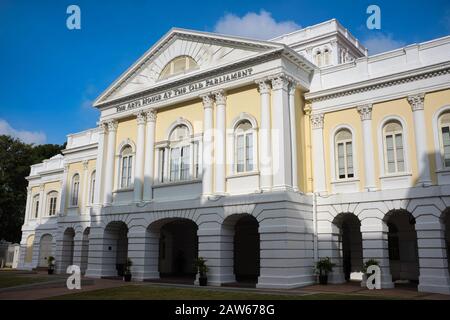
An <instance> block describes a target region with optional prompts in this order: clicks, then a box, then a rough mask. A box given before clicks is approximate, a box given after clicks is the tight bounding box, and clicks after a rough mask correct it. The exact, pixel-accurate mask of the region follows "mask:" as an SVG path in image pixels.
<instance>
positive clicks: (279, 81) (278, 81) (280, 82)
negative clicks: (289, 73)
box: [270, 73, 289, 90]
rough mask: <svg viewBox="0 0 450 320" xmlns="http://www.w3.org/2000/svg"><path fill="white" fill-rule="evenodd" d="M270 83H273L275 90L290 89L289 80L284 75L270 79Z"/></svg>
mask: <svg viewBox="0 0 450 320" xmlns="http://www.w3.org/2000/svg"><path fill="white" fill-rule="evenodd" d="M270 81H272V89H273V90H280V89H284V90H287V89H288V85H289V80H288V78H287V77H286V75H285V74H284V73H280V74H279V75H276V76H273V77H270Z"/></svg>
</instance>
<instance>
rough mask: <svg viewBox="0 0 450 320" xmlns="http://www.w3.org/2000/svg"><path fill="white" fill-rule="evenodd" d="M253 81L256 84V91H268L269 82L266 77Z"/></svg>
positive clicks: (263, 92)
mask: <svg viewBox="0 0 450 320" xmlns="http://www.w3.org/2000/svg"><path fill="white" fill-rule="evenodd" d="M255 83H256V84H257V85H258V91H259V93H260V94H267V93H270V83H269V81H268V80H267V79H259V80H256V81H255Z"/></svg>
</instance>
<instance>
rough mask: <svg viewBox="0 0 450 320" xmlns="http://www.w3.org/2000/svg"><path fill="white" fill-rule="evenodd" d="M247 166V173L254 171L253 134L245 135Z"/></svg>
mask: <svg viewBox="0 0 450 320" xmlns="http://www.w3.org/2000/svg"><path fill="white" fill-rule="evenodd" d="M245 165H246V167H247V171H252V170H253V136H252V134H251V133H249V134H247V135H245Z"/></svg>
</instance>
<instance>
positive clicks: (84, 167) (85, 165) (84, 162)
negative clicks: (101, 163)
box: [81, 160, 89, 171]
mask: <svg viewBox="0 0 450 320" xmlns="http://www.w3.org/2000/svg"><path fill="white" fill-rule="evenodd" d="M81 163H82V164H83V170H85V171H86V170H87V169H88V165H89V160H83V161H82V162H81Z"/></svg>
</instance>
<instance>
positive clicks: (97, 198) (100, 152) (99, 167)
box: [94, 122, 106, 206]
mask: <svg viewBox="0 0 450 320" xmlns="http://www.w3.org/2000/svg"><path fill="white" fill-rule="evenodd" d="M105 135H106V124H105V123H103V122H101V123H100V124H99V126H98V145H97V160H96V162H95V166H96V168H95V186H94V204H95V206H100V205H101V204H102V203H103V200H104V199H103V197H102V187H103V186H104V185H103V177H104V176H105V175H104V174H103V173H104V171H105V166H104V158H105Z"/></svg>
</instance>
